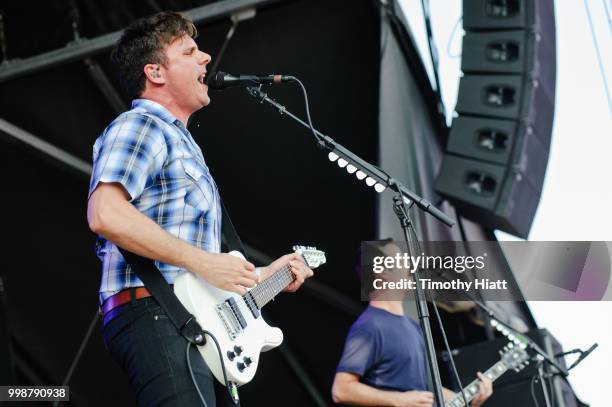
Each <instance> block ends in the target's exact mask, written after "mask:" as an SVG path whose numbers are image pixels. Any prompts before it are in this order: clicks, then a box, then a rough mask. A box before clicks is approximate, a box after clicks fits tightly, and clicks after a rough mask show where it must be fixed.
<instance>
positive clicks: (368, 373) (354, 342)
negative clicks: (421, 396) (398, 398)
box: [336, 306, 427, 391]
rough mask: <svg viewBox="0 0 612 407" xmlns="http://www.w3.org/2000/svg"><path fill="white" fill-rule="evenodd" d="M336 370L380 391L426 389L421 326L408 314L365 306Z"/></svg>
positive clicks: (349, 334) (350, 332)
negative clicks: (351, 374) (358, 378)
mask: <svg viewBox="0 0 612 407" xmlns="http://www.w3.org/2000/svg"><path fill="white" fill-rule="evenodd" d="M336 371H337V372H347V373H354V374H356V375H358V376H360V380H359V381H360V382H362V383H365V384H367V385H369V386H372V387H376V388H379V389H382V390H394V391H409V390H421V391H423V390H427V379H426V367H425V343H424V341H423V335H422V333H421V327H420V326H419V325H418V324H417V323H416V322H415V321H413V320H412V319H410V318H408V317H405V316H400V315H395V314H392V313H390V312H388V311H385V310H383V309H380V308H376V307H372V306H370V307H368V308H366V310H365V311H364V312H363V313H362V314H361V316H360V317H359V319H357V321H355V323H354V324H353V326H351V329H350V331H349V333H348V336H347V338H346V343H345V345H344V352H343V353H342V358H341V359H340V363H339V365H338V368H337V369H336Z"/></svg>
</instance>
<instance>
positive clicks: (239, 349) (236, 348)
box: [234, 345, 242, 356]
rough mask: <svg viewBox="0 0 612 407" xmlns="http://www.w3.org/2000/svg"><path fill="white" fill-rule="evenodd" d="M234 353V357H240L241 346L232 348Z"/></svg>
mask: <svg viewBox="0 0 612 407" xmlns="http://www.w3.org/2000/svg"><path fill="white" fill-rule="evenodd" d="M234 352H236V355H238V356H240V354H241V353H242V346H237V345H236V346H234Z"/></svg>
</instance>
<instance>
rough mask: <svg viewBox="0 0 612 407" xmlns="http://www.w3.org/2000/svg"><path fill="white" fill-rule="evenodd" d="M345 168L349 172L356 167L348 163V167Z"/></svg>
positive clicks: (353, 170) (352, 171)
mask: <svg viewBox="0 0 612 407" xmlns="http://www.w3.org/2000/svg"><path fill="white" fill-rule="evenodd" d="M346 170H347V171H348V173H349V174H352V173H354V172H355V171H357V167H355V166H354V165H352V164H349V165H348V167H346Z"/></svg>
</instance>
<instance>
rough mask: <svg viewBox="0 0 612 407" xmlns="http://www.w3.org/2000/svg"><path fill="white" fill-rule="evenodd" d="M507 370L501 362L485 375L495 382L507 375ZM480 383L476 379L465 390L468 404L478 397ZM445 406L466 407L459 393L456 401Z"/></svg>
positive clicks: (453, 400)
mask: <svg viewBox="0 0 612 407" xmlns="http://www.w3.org/2000/svg"><path fill="white" fill-rule="evenodd" d="M507 370H508V368H507V367H506V365H505V364H504V362H502V361H501V360H500V361H499V362H497V363H496V364H494V365H493V366H491V367H490V368H489V370H487V371H486V372H484V375H485V376H487V377H488V378H489V379H491V381H492V382H493V381H495V380H497V379H498V378H499V376H501V375H503V374H504V373H506V371H507ZM479 383H480V380H478V379H476V380H474V381H473V382H472V383H470V384H468V385H467V386H466V387H465V388H464V389H463V392H464V393H465V398H466V399H467V401H468V403H469V402H470V401H472V400H473V399H474V397H476V395H477V394H478V392H479V391H480V387H479ZM445 406H446V407H464V406H465V403H464V402H463V397H462V396H461V393H459V395H458V396H457V397H455V398H454V399H452V400H451V401H449V402H448V403H446V405H445Z"/></svg>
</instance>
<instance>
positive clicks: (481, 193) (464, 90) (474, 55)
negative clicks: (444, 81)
mask: <svg viewBox="0 0 612 407" xmlns="http://www.w3.org/2000/svg"><path fill="white" fill-rule="evenodd" d="M463 27H464V29H465V31H466V32H465V36H464V37H463V51H462V60H461V69H462V71H463V76H462V78H461V80H460V83H459V94H458V97H457V106H456V107H455V110H456V112H457V116H456V117H455V119H454V120H453V124H452V126H451V131H450V136H449V139H448V144H447V147H446V154H445V157H444V160H443V162H442V167H441V169H440V172H439V173H438V177H437V179H436V190H437V191H438V192H439V193H440V194H442V195H443V196H445V197H447V198H448V199H449V200H450V201H452V202H453V203H454V204H455V206H456V207H457V209H458V210H459V211H460V213H461V215H463V216H465V217H467V218H470V219H473V220H475V221H477V222H479V223H480V224H482V225H484V226H486V227H489V228H493V229H500V230H503V231H506V232H509V233H512V234H514V235H517V236H521V237H527V234H528V233H529V229H530V228H531V223H532V221H533V218H534V216H535V212H536V209H537V206H538V203H539V201H540V195H541V191H542V185H543V180H544V175H545V172H546V164H547V162H548V151H549V148H550V138H551V133H552V124H553V117H554V106H555V84H556V50H555V46H556V40H555V14H554V4H553V1H552V0H466V1H464V2H463Z"/></svg>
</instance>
